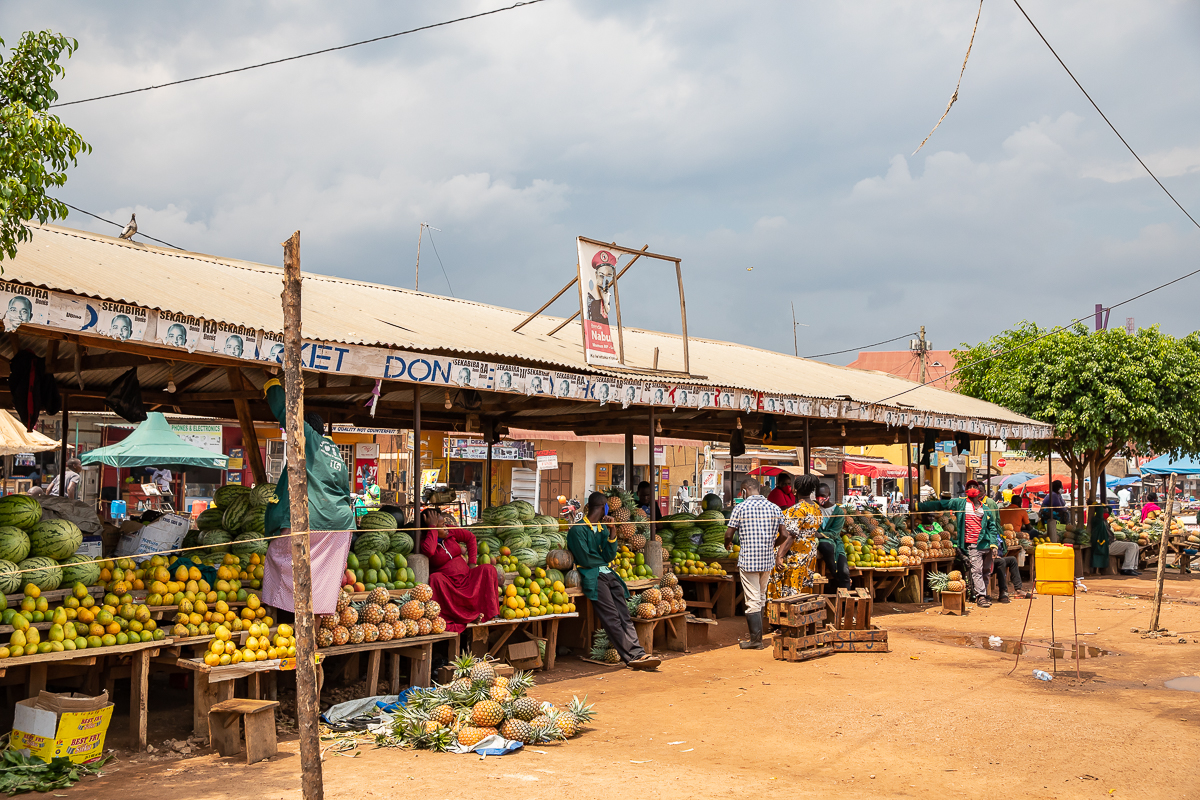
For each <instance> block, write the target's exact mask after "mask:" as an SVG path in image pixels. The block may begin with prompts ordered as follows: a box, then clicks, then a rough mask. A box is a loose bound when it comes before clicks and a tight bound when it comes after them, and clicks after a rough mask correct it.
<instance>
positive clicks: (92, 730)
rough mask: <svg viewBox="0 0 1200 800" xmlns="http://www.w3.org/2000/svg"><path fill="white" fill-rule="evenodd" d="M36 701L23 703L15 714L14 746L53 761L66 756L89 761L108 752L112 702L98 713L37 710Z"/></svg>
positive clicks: (73, 759)
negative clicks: (59, 712)
mask: <svg viewBox="0 0 1200 800" xmlns="http://www.w3.org/2000/svg"><path fill="white" fill-rule="evenodd" d="M36 702H37V700H36V698H32V699H30V700H23V701H21V702H20V703H18V704H17V707H16V709H15V711H14V719H13V732H12V746H13V747H14V748H16V749H18V750H24V749H27V750H29V752H30V753H31V754H32V755H35V756H37V757H38V758H40V759H42V760H44V761H49V760H50V759H52V758H56V757H58V756H65V757H66V758H69V759H71V760H72V761H74V762H77V763H78V762H81V761H88V760H90V759H93V758H95V757H97V756H99V755H100V754H101V753H102V752H103V751H104V736H105V734H106V733H107V732H108V723H109V721H110V720H111V719H112V712H113V705H112V703H109V704H108V705H106V706H104V708H101V709H98V710H96V711H79V712H72V711H68V712H64V713H63V714H62V715H56V714H55V713H54V712H52V711H45V710H43V709H40V708H34V707H33V706H32V705H24V703H30V704H32V703H36Z"/></svg>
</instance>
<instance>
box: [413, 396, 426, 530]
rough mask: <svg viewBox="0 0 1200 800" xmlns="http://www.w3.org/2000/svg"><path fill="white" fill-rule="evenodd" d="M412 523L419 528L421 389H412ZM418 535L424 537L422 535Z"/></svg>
mask: <svg viewBox="0 0 1200 800" xmlns="http://www.w3.org/2000/svg"><path fill="white" fill-rule="evenodd" d="M412 471H413V522H415V523H417V527H418V528H419V527H420V526H421V387H420V386H414V387H413V468H412ZM419 535H422V536H423V535H424V534H423V533H421V534H419Z"/></svg>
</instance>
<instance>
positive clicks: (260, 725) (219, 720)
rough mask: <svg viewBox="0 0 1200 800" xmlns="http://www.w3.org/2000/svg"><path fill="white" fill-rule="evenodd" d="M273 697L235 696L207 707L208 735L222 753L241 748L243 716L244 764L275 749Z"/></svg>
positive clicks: (270, 753) (258, 758) (276, 704)
mask: <svg viewBox="0 0 1200 800" xmlns="http://www.w3.org/2000/svg"><path fill="white" fill-rule="evenodd" d="M278 705H279V703H278V702H277V701H275V700H246V699H241V698H235V699H232V700H224V701H222V702H220V703H217V704H216V705H214V706H213V707H212V708H210V709H209V710H208V720H209V722H208V729H209V738H210V739H211V740H212V745H213V747H214V748H216V751H217V752H218V753H219V754H220V755H222V756H232V755H237V754H238V753H240V752H241V751H242V733H241V725H240V724H239V723H240V720H241V719H242V717H245V718H246V763H247V764H254V763H257V762H259V761H262V760H263V759H266V758H270V757H271V756H273V755H275V754H276V753H278V752H279V746H278V744H277V743H276V741H275V708H276V707H277V706H278Z"/></svg>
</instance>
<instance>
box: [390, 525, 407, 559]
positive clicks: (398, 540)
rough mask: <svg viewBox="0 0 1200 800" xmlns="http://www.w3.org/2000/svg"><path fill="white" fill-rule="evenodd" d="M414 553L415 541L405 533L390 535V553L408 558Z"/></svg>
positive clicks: (394, 532)
mask: <svg viewBox="0 0 1200 800" xmlns="http://www.w3.org/2000/svg"><path fill="white" fill-rule="evenodd" d="M412 551H413V540H412V537H411V536H409V535H408V534H407V533H405V532H404V531H392V532H391V533H389V534H388V552H389V553H398V554H400V555H402V556H406V555H408V554H409V553H411V552H412Z"/></svg>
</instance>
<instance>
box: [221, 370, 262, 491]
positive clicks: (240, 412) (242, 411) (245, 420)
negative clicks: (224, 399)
mask: <svg viewBox="0 0 1200 800" xmlns="http://www.w3.org/2000/svg"><path fill="white" fill-rule="evenodd" d="M226 375H228V377H229V389H230V391H234V392H240V391H244V390H245V389H246V380H245V378H243V377H242V371H241V370H240V369H238V368H237V367H229V368H228V369H227V370H226ZM233 408H234V410H235V411H236V412H237V418H238V425H239V426H241V429H242V452H243V453H244V454H245V456H246V463H247V464H249V465H250V473H251V474H252V475H253V476H254V482H255V483H266V482H267V471H266V469H265V468H264V467H263V460H262V452H261V451H259V449H258V431H256V430H255V429H254V417H253V416H252V415H251V414H250V401H249V400H243V399H237V400H234V401H233Z"/></svg>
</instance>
